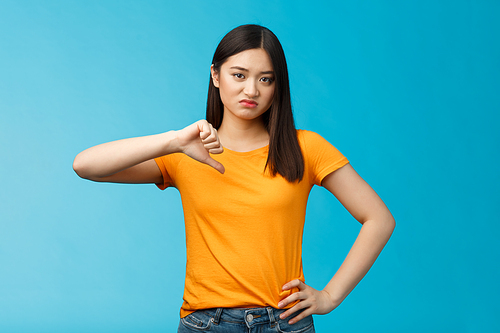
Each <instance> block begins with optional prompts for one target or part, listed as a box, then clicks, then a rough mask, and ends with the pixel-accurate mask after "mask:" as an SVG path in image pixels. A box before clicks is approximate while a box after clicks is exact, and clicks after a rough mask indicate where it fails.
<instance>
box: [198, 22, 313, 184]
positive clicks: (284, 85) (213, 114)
mask: <svg viewBox="0 0 500 333" xmlns="http://www.w3.org/2000/svg"><path fill="white" fill-rule="evenodd" d="M259 48H262V49H264V50H265V51H266V52H267V53H268V54H269V57H270V58H271V63H272V65H273V69H274V79H275V90H274V97H273V102H272V104H271V107H270V108H269V110H267V111H266V112H265V113H264V114H263V120H264V124H265V126H266V129H267V131H268V133H269V154H268V156H267V162H266V168H269V170H270V172H271V174H272V175H273V176H276V174H277V173H279V174H280V175H281V176H283V177H284V178H285V179H286V180H288V181H289V182H295V181H301V180H302V177H303V176H304V159H303V157H302V152H301V150H300V145H299V142H298V140H297V131H296V129H295V123H294V120H293V113H292V103H291V101H290V84H289V81H288V69H287V65H286V59H285V53H284V52H283V48H282V47H281V44H280V42H279V40H278V38H277V37H276V35H275V34H273V33H272V32H271V30H269V29H267V28H265V27H262V26H260V25H255V24H247V25H242V26H239V27H237V28H235V29H233V30H231V31H230V32H228V33H227V35H226V36H224V38H222V40H221V41H220V43H219V45H218V46H217V49H216V50H215V53H214V57H213V59H212V65H213V66H214V70H215V71H219V70H220V68H221V66H222V64H223V63H224V62H226V60H227V58H229V57H230V56H232V55H235V54H237V53H240V52H243V51H245V50H249V49H259ZM223 116H224V105H223V104H222V100H221V98H220V94H219V89H218V88H216V87H215V86H214V84H213V82H212V77H211V76H210V83H209V86H208V99H207V121H208V122H209V123H211V124H212V125H213V126H214V127H215V128H217V129H218V128H219V127H220V125H221V124H222V118H223Z"/></svg>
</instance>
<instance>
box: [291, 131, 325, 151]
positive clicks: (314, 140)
mask: <svg viewBox="0 0 500 333" xmlns="http://www.w3.org/2000/svg"><path fill="white" fill-rule="evenodd" d="M297 139H298V141H299V144H300V146H301V147H302V149H307V148H312V147H315V146H317V145H330V143H329V142H328V141H327V140H326V139H325V138H323V137H322V136H321V135H319V134H318V133H316V132H313V131H308V130H303V129H298V130H297Z"/></svg>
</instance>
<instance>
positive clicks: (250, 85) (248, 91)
mask: <svg viewBox="0 0 500 333" xmlns="http://www.w3.org/2000/svg"><path fill="white" fill-rule="evenodd" d="M243 93H245V95H247V96H248V97H256V96H258V95H259V89H258V87H257V82H256V81H255V80H247V81H246V83H245V89H243Z"/></svg>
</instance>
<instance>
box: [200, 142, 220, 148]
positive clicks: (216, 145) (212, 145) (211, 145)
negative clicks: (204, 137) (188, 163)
mask: <svg viewBox="0 0 500 333" xmlns="http://www.w3.org/2000/svg"><path fill="white" fill-rule="evenodd" d="M203 147H205V149H215V148H219V147H222V146H221V144H220V142H219V141H215V142H210V143H205V144H203Z"/></svg>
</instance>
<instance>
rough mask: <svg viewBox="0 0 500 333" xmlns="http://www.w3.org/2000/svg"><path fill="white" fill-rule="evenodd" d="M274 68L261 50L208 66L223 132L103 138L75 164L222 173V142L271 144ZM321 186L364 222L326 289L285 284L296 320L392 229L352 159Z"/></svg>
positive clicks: (126, 170) (325, 299)
mask: <svg viewBox="0 0 500 333" xmlns="http://www.w3.org/2000/svg"><path fill="white" fill-rule="evenodd" d="M272 71H273V67H272V63H271V60H270V58H269V56H268V54H267V52H266V51H264V50H263V49H252V50H246V51H243V52H241V53H238V54H236V55H233V56H232V57H230V58H228V59H227V61H226V62H225V63H224V64H222V66H221V68H220V70H219V71H216V70H215V69H214V68H213V67H212V68H211V73H212V80H213V83H214V85H215V86H216V87H218V88H219V91H220V94H221V99H222V101H223V103H224V118H223V120H222V125H221V126H220V128H219V131H217V130H216V129H214V128H213V126H212V125H211V124H209V123H208V122H207V121H205V120H200V121H197V122H196V123H194V124H191V125H189V126H187V127H185V128H183V129H181V130H178V131H169V132H165V133H161V134H157V135H151V136H144V137H138V138H130V139H125V140H119V141H113V142H108V143H104V144H101V145H98V146H95V147H91V148H89V149H87V150H84V151H83V152H81V153H80V154H78V155H77V156H76V158H75V160H74V162H73V168H74V170H75V172H76V173H77V174H78V175H79V176H80V177H82V178H86V179H90V180H93V181H99V182H118V183H163V178H162V175H161V172H160V170H159V168H158V166H157V165H156V163H155V162H154V160H153V159H154V158H155V157H159V156H163V155H167V154H172V153H184V154H186V155H188V156H189V157H191V158H193V159H195V160H197V161H199V162H200V163H205V164H208V165H210V166H211V167H213V168H215V169H216V170H218V171H219V172H220V173H224V171H225V169H224V166H223V165H222V164H220V163H219V162H217V161H215V160H214V159H213V158H211V157H210V155H209V153H210V154H219V153H222V152H223V146H225V147H227V148H228V149H231V150H234V151H251V150H254V149H257V148H260V147H263V146H265V145H267V144H269V134H268V133H267V131H266V129H265V126H264V123H263V121H262V114H263V113H265V112H266V111H267V110H268V109H269V106H270V105H271V103H272V100H273V96H274V90H275V83H274V80H273V78H274V76H273V73H272ZM242 99H247V100H252V101H255V102H257V103H258V105H257V107H254V108H249V107H245V106H243V105H242V104H241V103H240V101H241V100H242ZM321 185H322V186H323V187H325V188H326V189H327V190H328V191H330V192H331V193H332V194H333V195H334V196H335V197H336V198H337V199H338V200H339V201H340V202H341V203H342V205H343V206H344V207H345V208H346V209H347V210H348V211H349V213H350V214H351V215H352V216H353V217H354V218H355V219H356V220H357V221H358V222H359V223H361V224H362V227H361V230H360V232H359V235H358V237H357V239H356V241H355V243H354V244H353V246H352V248H351V249H350V251H349V253H348V255H347V257H346V259H345V260H344V262H343V263H342V265H341V266H340V268H339V270H338V271H337V272H336V273H335V275H334V276H333V278H332V279H331V280H330V282H329V283H328V284H327V285H326V287H325V288H324V289H323V290H316V289H314V288H312V287H311V286H308V285H306V284H305V283H303V282H301V281H299V280H292V281H289V282H287V283H285V284H284V285H283V290H289V289H292V288H298V290H299V291H298V292H295V293H293V294H291V295H290V296H288V297H286V298H284V299H283V300H281V301H280V303H279V304H278V306H279V307H280V308H285V307H287V305H289V304H291V303H293V302H296V301H298V302H297V303H296V304H295V305H294V306H293V307H291V308H289V309H288V310H287V311H285V312H284V313H282V314H281V318H282V319H285V318H287V317H289V316H290V315H291V314H293V313H295V312H296V311H298V310H303V311H302V312H301V313H300V314H299V315H298V316H296V317H294V318H293V319H292V320H290V323H291V324H293V323H296V322H298V321H299V320H301V319H303V318H305V317H306V316H308V315H311V314H326V313H329V312H331V311H332V310H334V309H335V308H336V307H337V306H339V305H340V303H341V302H342V301H343V300H344V299H345V298H346V297H347V295H348V294H349V293H350V292H351V291H352V290H353V289H354V287H355V286H356V285H357V284H358V282H359V281H360V280H361V279H362V278H363V277H364V276H365V274H366V273H367V272H368V270H369V269H370V267H371V266H372V265H373V263H374V262H375V260H376V259H377V257H378V255H379V254H380V252H381V251H382V249H383V247H384V246H385V244H386V243H387V241H388V239H389V237H390V236H391V234H392V231H393V230H394V227H395V222H394V218H393V217H392V215H391V213H390V212H389V210H388V209H387V207H386V206H385V204H384V203H383V201H382V200H381V199H380V197H379V196H378V195H377V194H376V193H375V191H374V190H373V189H372V188H371V187H370V186H369V185H368V184H367V183H366V182H365V181H364V180H363V179H362V178H361V177H360V176H359V175H358V174H357V173H356V171H355V170H354V169H353V168H352V166H351V165H350V164H347V165H345V166H344V167H342V168H340V169H338V170H336V171H334V172H332V173H331V174H329V175H328V176H326V177H325V178H324V179H323V182H322V184H321Z"/></svg>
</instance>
